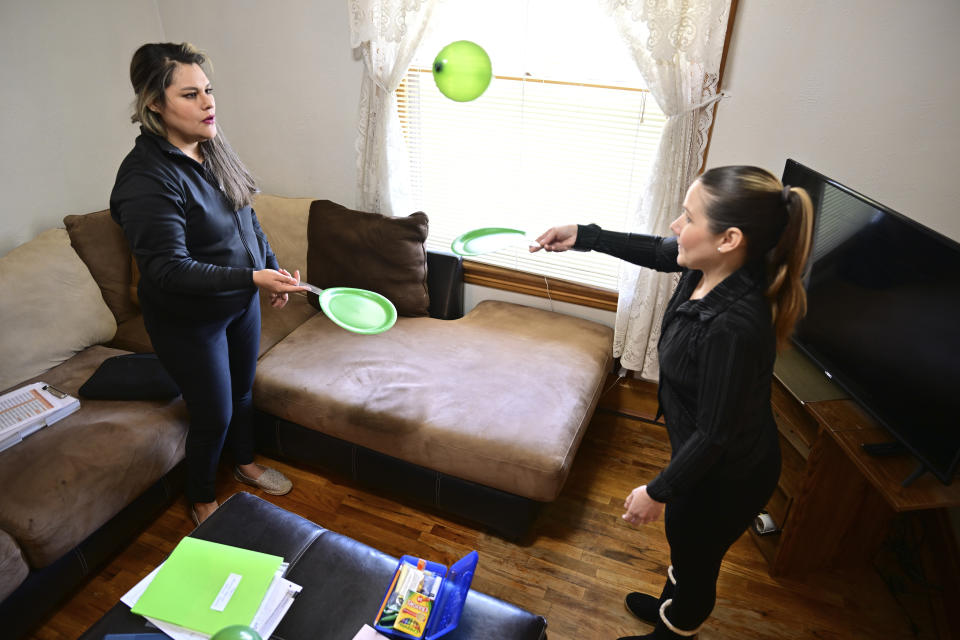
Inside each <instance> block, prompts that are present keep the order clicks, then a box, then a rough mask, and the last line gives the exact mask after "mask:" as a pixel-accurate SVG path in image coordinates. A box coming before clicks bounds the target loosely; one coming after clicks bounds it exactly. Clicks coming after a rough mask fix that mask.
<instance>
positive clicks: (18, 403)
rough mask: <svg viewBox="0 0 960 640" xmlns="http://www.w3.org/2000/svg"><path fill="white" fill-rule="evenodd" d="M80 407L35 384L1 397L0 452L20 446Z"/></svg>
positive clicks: (76, 402)
mask: <svg viewBox="0 0 960 640" xmlns="http://www.w3.org/2000/svg"><path fill="white" fill-rule="evenodd" d="M79 408H80V401H79V400H77V399H76V398H74V397H73V396H69V395H67V394H66V393H64V392H62V391H60V390H59V389H57V388H56V387H51V386H50V385H48V384H47V383H46V382H34V383H33V384H28V385H26V386H24V387H20V388H19V389H15V390H13V391H10V392H9V393H5V394H3V395H2V396H0V451H3V450H4V449H9V448H10V447H12V446H13V445H15V444H19V443H20V442H21V441H22V440H23V439H24V438H26V437H27V436H28V435H30V434H31V433H34V432H36V431H37V430H39V429H42V428H43V427H46V426H47V425H51V424H53V423H54V422H56V421H57V420H61V419H63V418H65V417H67V416H68V415H70V414H71V413H73V412H74V411H76V410H77V409H79Z"/></svg>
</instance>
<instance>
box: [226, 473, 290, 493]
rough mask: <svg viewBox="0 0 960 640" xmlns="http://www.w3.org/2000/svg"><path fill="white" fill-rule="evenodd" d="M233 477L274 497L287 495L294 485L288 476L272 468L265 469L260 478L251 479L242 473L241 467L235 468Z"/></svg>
mask: <svg viewBox="0 0 960 640" xmlns="http://www.w3.org/2000/svg"><path fill="white" fill-rule="evenodd" d="M233 477H234V478H236V479H237V480H239V481H240V482H243V483H244V484H249V485H251V486H254V487H257V488H258V489H262V490H263V491H265V492H266V493H269V494H270V495H274V496H282V495H285V494H287V493H290V490H291V489H293V483H292V482H290V479H289V478H287V476H285V475H283V474H282V473H280V472H279V471H277V470H276V469H271V468H270V467H263V473H261V474H260V477H259V478H251V477H250V476H248V475H246V474H244V473H243V472H242V471H240V467H234V468H233Z"/></svg>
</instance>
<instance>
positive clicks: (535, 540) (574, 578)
mask: <svg viewBox="0 0 960 640" xmlns="http://www.w3.org/2000/svg"><path fill="white" fill-rule="evenodd" d="M611 382H616V386H615V387H612V388H611V390H610V391H609V392H608V393H607V394H604V397H603V398H602V399H601V405H600V406H601V410H599V411H598V412H597V413H596V415H595V417H594V419H593V421H592V422H591V425H590V427H589V428H588V430H587V433H586V435H585V436H584V441H583V444H582V445H581V448H580V451H579V453H578V455H577V458H576V460H575V462H574V465H573V468H572V469H571V473H570V477H569V479H568V481H567V485H566V486H565V488H564V490H563V492H562V493H561V495H560V497H559V498H558V499H557V500H556V501H555V502H553V503H551V504H549V505H546V506H545V507H544V509H543V510H542V512H541V514H540V516H539V518H538V519H537V522H536V523H535V525H534V529H533V531H532V532H531V534H530V535H529V536H528V538H527V539H526V540H524V541H523V542H522V543H520V544H517V543H514V542H510V541H506V540H503V539H502V538H499V537H497V536H495V535H491V534H489V533H487V532H486V531H483V530H479V529H476V528H474V527H473V526H471V525H470V524H469V523H467V522H463V521H460V520H459V519H456V518H452V517H450V516H449V515H447V514H444V513H440V512H438V511H436V510H433V509H429V508H423V507H420V506H417V505H414V504H409V503H404V502H400V501H397V500H394V499H393V498H391V497H390V496H385V495H383V494H379V493H377V492H374V491H370V490H368V489H365V488H363V487H360V486H356V485H353V484H352V483H350V482H349V481H347V480H345V479H344V478H341V477H336V476H334V475H329V476H327V475H323V474H317V473H313V472H310V471H307V470H302V469H298V468H296V467H294V466H291V465H288V464H285V463H281V462H275V461H268V460H263V461H264V462H267V463H269V464H271V465H273V466H275V467H277V468H279V469H280V470H281V471H283V472H284V473H286V474H287V475H288V476H290V477H291V478H292V480H293V482H294V490H293V491H292V492H291V493H290V494H288V495H286V496H280V497H274V496H268V495H265V494H259V495H261V497H263V498H265V499H267V500H270V501H271V502H273V503H275V504H277V505H278V506H281V507H283V508H285V509H289V510H290V511H293V512H295V513H298V514H300V515H302V516H303V517H305V518H308V519H310V520H313V521H314V522H317V523H319V524H321V525H323V526H326V527H328V528H330V529H332V530H334V531H338V532H339V533H342V534H345V535H349V536H351V537H353V538H356V539H357V540H360V541H362V542H365V543H366V544H370V545H372V546H375V547H377V548H379V549H381V550H383V551H385V552H387V553H390V554H392V555H396V556H399V555H402V554H405V553H406V554H411V555H419V556H424V557H427V558H430V559H432V560H436V561H438V562H442V563H445V564H449V563H451V562H452V561H454V560H456V559H457V558H459V557H460V556H462V555H463V554H464V553H466V552H467V551H469V550H472V549H476V550H477V551H478V552H479V553H480V563H479V565H478V569H477V573H476V575H475V577H474V582H473V586H474V588H476V589H478V590H481V591H484V592H486V593H489V594H490V595H493V596H495V597H498V598H501V599H503V600H506V601H509V602H513V603H514V604H517V605H519V606H521V607H524V608H526V609H528V610H530V611H533V612H535V613H538V614H541V615H544V616H545V617H546V618H547V621H548V623H549V636H550V640H584V639H592V638H598V639H600V638H606V639H609V638H616V637H618V636H620V635H628V634H638V633H646V632H647V631H648V630H649V628H650V627H649V626H647V625H645V624H643V623H641V622H639V621H637V620H635V619H634V618H632V616H631V615H630V614H629V613H628V612H627V611H626V610H625V609H624V607H623V597H624V595H625V594H626V593H627V592H628V591H631V590H643V591H648V592H651V593H653V592H657V593H658V592H659V590H660V588H661V587H662V585H663V581H664V579H665V575H666V567H667V565H668V564H669V550H668V547H667V544H666V540H665V539H664V535H663V522H662V521H660V522H657V523H653V524H650V525H647V526H644V527H639V528H634V527H631V526H629V525H627V524H626V523H625V522H624V521H623V520H622V519H621V518H620V515H621V513H622V512H623V500H624V498H625V497H626V495H627V493H628V492H629V491H630V490H631V489H632V488H633V487H635V486H637V485H638V484H642V483H644V482H646V481H648V480H650V479H651V478H652V477H653V475H654V474H656V472H657V471H658V470H659V469H660V468H661V467H662V466H663V465H664V464H666V462H667V461H668V460H669V456H670V452H669V445H668V444H667V440H666V432H665V431H664V428H663V426H662V425H655V424H651V423H649V422H646V421H644V420H648V419H652V417H653V415H655V412H656V387H655V386H653V385H649V384H648V383H639V381H633V380H630V381H628V382H623V383H622V382H621V381H617V380H616V379H615V378H614V379H612V380H611ZM625 394H626V395H625ZM634 396H635V397H634ZM625 408H626V409H627V410H624V409H625ZM631 412H632V413H635V414H643V415H642V416H641V418H642V419H634V418H631V417H628V415H629V414H630V413H631ZM217 486H218V492H219V495H220V496H221V498H225V497H227V496H228V495H230V494H232V493H234V492H236V491H246V490H251V491H252V492H253V493H258V492H256V491H255V490H253V489H252V488H251V487H247V486H246V485H242V484H240V483H239V482H237V481H236V480H234V479H233V477H232V474H231V473H230V471H229V469H228V468H227V467H226V466H224V467H223V468H221V470H220V473H219V476H218V485H217ZM916 516H917V514H906V515H905V516H903V517H906V518H913V517H916ZM915 525H916V526H918V527H919V526H922V525H923V523H922V522H919V521H917V522H916V523H915ZM192 529H193V525H192V523H191V522H190V517H189V515H188V511H187V508H186V505H185V504H184V503H183V502H182V501H177V502H176V503H174V504H173V505H172V506H171V507H170V508H168V509H167V510H166V511H165V512H164V513H163V514H162V515H161V516H160V517H159V518H158V519H157V520H156V521H155V522H153V523H152V524H150V525H149V526H148V527H147V528H146V529H144V530H143V531H142V532H141V534H140V535H139V536H138V537H137V538H136V539H135V540H134V541H133V542H132V543H131V544H130V545H128V546H127V547H126V548H125V549H123V550H121V551H120V552H119V553H118V555H117V556H116V557H115V558H114V559H113V560H112V561H111V562H110V563H109V564H107V565H106V566H105V567H104V568H102V569H101V570H100V571H99V572H98V573H97V574H96V575H95V576H93V577H92V579H90V580H89V581H88V582H87V583H86V585H84V586H83V587H82V588H81V589H79V590H78V591H77V592H76V593H75V594H74V595H73V597H72V598H71V599H70V600H69V601H68V602H67V603H66V604H65V605H64V606H62V607H61V608H60V609H59V610H58V611H57V613H56V614H54V615H53V616H52V617H51V618H49V619H48V620H47V621H46V623H45V624H44V625H43V626H42V627H41V628H40V629H38V630H37V631H36V632H35V633H34V634H33V635H32V636H30V638H32V639H33V640H60V639H65V638H76V637H77V636H78V635H80V634H81V633H82V632H83V630H84V629H86V628H87V627H88V626H89V625H90V624H92V623H93V622H94V621H95V620H96V619H97V618H98V617H100V616H101V615H102V614H103V613H104V612H106V610H107V609H109V608H110V607H111V606H113V604H114V603H115V602H116V601H117V600H118V599H119V598H120V596H121V595H122V594H123V593H124V592H126V591H127V590H128V589H129V588H130V587H132V586H133V585H134V584H136V582H137V581H138V580H139V579H140V578H142V577H143V576H144V575H146V574H147V573H148V572H149V571H150V570H151V569H152V568H153V567H154V566H156V565H157V564H158V563H159V562H160V561H162V560H163V558H164V557H165V556H166V554H168V553H170V551H171V550H172V549H173V547H174V545H175V544H176V542H177V541H179V539H180V538H181V537H182V536H185V535H187V534H188V533H190V531H191V530H192ZM751 536H752V534H750V533H746V534H744V535H743V536H742V537H741V539H740V540H738V541H737V542H736V544H734V546H733V547H732V548H731V550H730V553H729V554H728V556H727V558H726V560H725V561H724V565H723V568H722V569H721V573H720V581H719V585H718V593H719V597H718V603H717V607H716V609H715V610H714V613H713V616H712V617H711V618H710V620H708V621H707V623H706V625H705V627H704V629H703V631H702V632H701V634H700V638H701V639H703V640H726V639H734V638H736V639H743V638H751V639H767V638H770V639H774V638H776V639H788V640H792V639H798V640H799V639H807V638H819V639H824V638H828V639H833V638H836V639H840V638H843V639H849V638H871V639H878V640H886V639H891V640H892V639H900V638H920V639H921V640H927V639H930V640H932V639H935V638H938V637H948V636H947V635H938V628H937V627H938V622H942V619H943V617H944V615H943V614H942V611H944V605H943V604H942V603H938V602H937V592H936V589H935V587H936V583H938V582H939V576H940V575H953V576H956V575H957V574H958V573H960V570H958V568H957V567H956V566H953V567H952V568H949V569H944V568H940V569H941V571H940V573H939V574H938V575H937V576H936V577H931V579H930V582H931V583H932V584H933V585H934V586H933V587H931V588H929V589H927V590H925V591H924V590H919V589H913V591H915V593H912V594H910V596H909V597H905V596H904V594H899V595H898V597H895V596H894V595H893V594H892V593H891V591H890V590H889V589H888V587H887V585H886V584H885V582H884V577H882V576H881V574H880V573H879V572H878V571H874V570H870V569H866V570H864V569H857V570H844V571H841V570H836V571H829V572H817V573H813V574H811V575H809V576H807V577H806V578H805V579H803V580H800V579H797V578H776V577H771V576H770V574H769V571H768V565H767V562H766V560H765V558H764V556H763V554H762V553H761V552H760V550H759V548H758V547H757V545H756V544H755V543H754V541H753V540H751V539H750V538H751ZM801 544H802V542H801ZM810 544H816V541H810ZM949 562H951V563H953V564H954V565H956V562H957V561H956V557H955V556H952V557H950V559H949ZM915 570H920V571H922V570H924V567H922V566H920V567H914V566H906V567H898V566H897V563H896V562H888V563H887V564H886V565H885V569H884V571H885V577H886V578H887V579H888V580H889V575H887V573H886V572H894V573H896V571H900V572H902V573H903V574H904V575H906V574H908V573H910V572H913V571H915ZM927 570H929V567H928V568H927ZM938 607H939V608H938ZM937 611H940V612H941V613H940V614H939V616H936V615H934V614H932V613H931V612H937ZM939 626H941V627H942V625H939ZM914 630H916V632H915V633H914ZM941 631H942V629H941ZM942 633H946V632H942Z"/></svg>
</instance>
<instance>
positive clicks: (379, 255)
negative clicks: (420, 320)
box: [307, 200, 430, 316]
mask: <svg viewBox="0 0 960 640" xmlns="http://www.w3.org/2000/svg"><path fill="white" fill-rule="evenodd" d="M427 226H428V225H427V214H425V213H423V212H420V211H418V212H417V213H413V214H410V215H409V216H398V217H388V216H384V215H380V214H379V213H365V212H363V211H353V210H351V209H347V208H346V207H344V206H342V205H339V204H336V203H335V202H330V201H329V200H316V201H314V202H313V203H311V205H310V220H309V223H308V225H307V281H308V282H310V284H313V285H315V286H318V287H320V288H322V289H327V288H329V287H356V288H359V289H369V290H371V291H376V292H377V293H379V294H382V295H384V296H386V297H387V299H389V300H390V301H391V302H392V303H393V304H394V306H396V307H397V314H398V315H401V316H425V315H428V313H429V307H430V296H429V294H428V293H427V252H426V249H424V246H423V243H424V241H425V240H426V239H427ZM310 300H311V302H312V303H313V304H314V306H317V301H316V296H310Z"/></svg>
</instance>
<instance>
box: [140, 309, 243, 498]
mask: <svg viewBox="0 0 960 640" xmlns="http://www.w3.org/2000/svg"><path fill="white" fill-rule="evenodd" d="M144 302H145V301H144V300H143V298H142V297H141V304H142V307H143V317H144V324H145V325H146V328H147V333H148V334H149V335H150V341H151V342H152V343H153V348H154V351H155V352H156V354H157V357H158V358H159V359H160V361H161V362H162V363H163V365H164V367H166V369H167V371H168V372H169V373H170V376H171V377H172V378H173V379H174V381H176V383H177V385H178V386H179V387H180V390H181V392H182V393H183V399H184V402H185V403H186V405H187V410H188V411H189V412H190V430H189V432H188V433H187V443H186V459H187V487H186V494H187V499H188V500H189V501H190V502H213V501H214V500H216V492H215V490H214V481H215V479H216V472H217V464H218V463H219V461H220V454H221V452H222V451H223V448H224V445H225V444H227V443H229V446H230V450H231V453H232V454H233V461H234V463H235V464H249V463H250V462H253V400H252V389H253V376H254V373H255V372H256V367H257V354H258V352H259V349H260V298H259V295H258V294H257V293H254V294H253V295H252V296H251V297H250V300H249V301H247V300H245V299H244V300H242V301H240V302H239V303H238V302H237V301H236V299H231V300H228V301H220V300H217V299H215V298H211V299H210V300H209V301H207V300H204V302H203V308H197V309H195V310H192V311H195V313H191V310H190V309H186V310H178V311H177V312H176V314H173V313H170V312H167V311H163V310H160V309H155V308H150V305H149V304H143V303H144ZM188 314H189V317H187V316H188Z"/></svg>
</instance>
